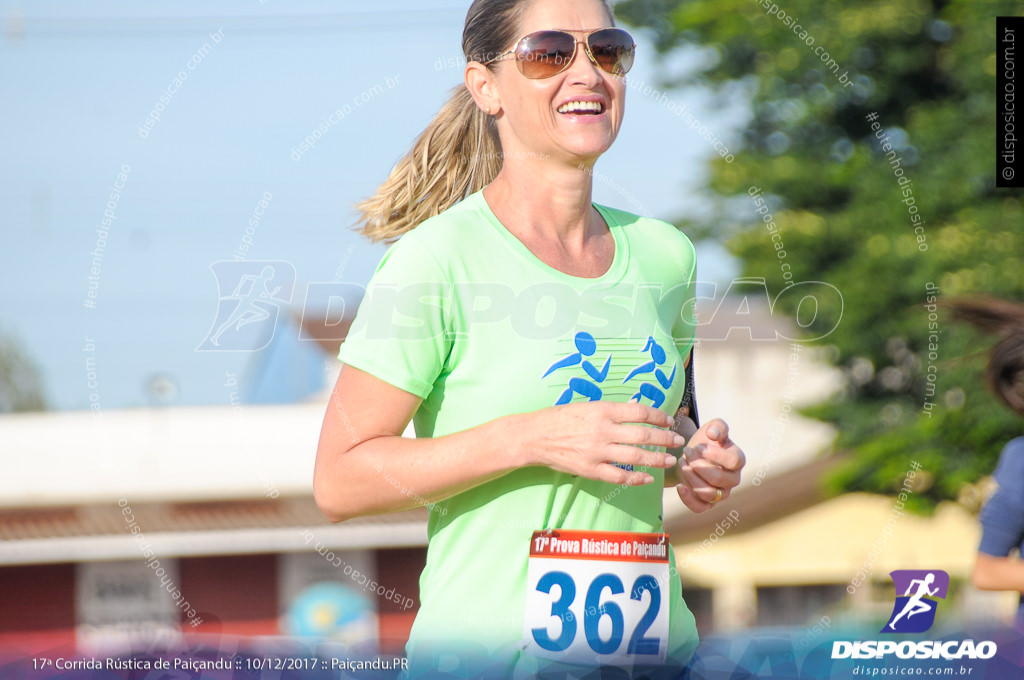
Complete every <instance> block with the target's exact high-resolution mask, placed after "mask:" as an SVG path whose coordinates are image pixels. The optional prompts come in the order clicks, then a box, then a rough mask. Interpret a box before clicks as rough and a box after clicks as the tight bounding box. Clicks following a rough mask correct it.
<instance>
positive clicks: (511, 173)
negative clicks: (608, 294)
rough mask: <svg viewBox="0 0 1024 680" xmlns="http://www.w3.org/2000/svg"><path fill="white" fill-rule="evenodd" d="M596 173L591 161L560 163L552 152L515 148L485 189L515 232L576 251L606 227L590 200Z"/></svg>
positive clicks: (502, 219) (496, 210) (485, 192)
mask: <svg viewBox="0 0 1024 680" xmlns="http://www.w3.org/2000/svg"><path fill="white" fill-rule="evenodd" d="M592 174H593V164H592V162H591V163H590V164H584V165H582V166H573V165H561V164H558V163H556V162H554V161H553V159H551V158H546V159H539V158H533V157H532V156H527V155H526V154H522V155H521V156H517V155H514V154H513V155H511V156H510V157H506V159H505V163H504V165H503V166H502V169H501V172H499V173H498V176H497V177H495V178H494V181H492V182H491V183H490V184H488V185H487V186H486V187H485V188H484V192H483V193H484V198H485V199H487V203H488V205H490V206H491V210H493V211H494V213H495V215H496V216H497V217H498V219H500V220H501V221H502V223H503V224H504V225H505V226H506V227H507V228H508V229H509V230H510V231H512V232H513V233H517V234H522V235H528V236H532V237H536V238H540V239H544V240H550V241H554V242H557V243H559V244H562V245H563V246H564V247H565V248H566V249H567V250H569V251H576V250H579V249H582V248H583V245H584V244H585V242H586V241H587V239H588V238H590V237H593V236H600V235H601V233H602V232H603V231H604V226H603V223H602V222H601V221H600V220H599V219H596V216H595V215H594V210H593V207H592V205H591V200H592V199H591V192H592V188H593V176H592Z"/></svg>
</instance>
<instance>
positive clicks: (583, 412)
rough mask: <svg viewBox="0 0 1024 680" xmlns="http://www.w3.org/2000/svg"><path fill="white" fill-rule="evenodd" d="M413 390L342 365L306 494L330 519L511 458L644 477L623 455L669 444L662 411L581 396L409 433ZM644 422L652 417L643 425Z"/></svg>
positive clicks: (452, 487) (656, 461)
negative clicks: (439, 432) (451, 429)
mask: <svg viewBox="0 0 1024 680" xmlns="http://www.w3.org/2000/svg"><path fill="white" fill-rule="evenodd" d="M420 401H421V400H420V398H419V397H417V396H416V395H414V394H411V393H409V392H406V391H405V390H402V389H399V388H397V387H395V386H393V385H391V384H389V383H387V382H385V381H383V380H381V379H379V378H377V377H375V376H373V375H371V374H369V373H366V372H365V371H361V370H359V369H357V368H355V367H353V366H348V365H345V366H342V369H341V373H340V375H339V376H338V382H337V384H336V385H335V387H334V391H333V393H332V394H331V399H330V401H329V402H328V405H327V413H326V414H325V415H324V422H323V426H322V428H321V431H320V443H319V445H318V446H317V454H316V466H315V468H314V473H313V494H314V496H315V498H316V502H317V505H318V506H319V507H320V509H321V511H322V512H323V513H324V514H325V515H326V516H327V518H328V519H330V520H331V521H332V522H340V521H342V520H345V519H349V518H352V517H357V516H360V515H370V514H377V513H384V512H396V511H399V510H407V509H410V508H414V507H417V506H421V505H426V504H428V503H435V502H438V501H441V500H444V499H445V498H448V497H450V496H453V495H455V494H457V493H460V492H462V491H465V490H467V489H470V488H472V487H475V486H478V485H480V484H483V483H484V482H488V481H490V480H492V479H496V478H498V477H501V476H502V475H504V474H506V473H508V472H510V471H512V470H514V469H516V468H520V467H526V466H531V465H546V466H548V467H551V468H553V469H555V470H558V471H561V472H567V473H569V474H575V475H580V476H583V477H588V478H590V479H597V480H601V481H606V482H610V483H613V484H628V485H639V484H648V483H650V482H651V481H653V479H652V478H651V476H650V475H648V474H646V473H644V472H640V471H632V472H629V471H626V470H623V469H621V468H619V467H616V466H614V465H612V463H625V464H632V465H642V466H647V467H659V468H669V467H672V466H673V465H675V463H676V459H675V458H674V457H673V456H671V455H666V454H664V453H656V452H652V451H648V450H644V449H641V448H639V445H653V446H666V447H677V446H681V445H682V443H683V442H684V440H682V438H680V437H679V435H677V434H676V433H674V432H672V431H671V430H666V429H662V428H665V427H667V426H669V425H671V424H672V419H671V418H670V417H669V416H668V415H666V414H665V413H664V412H662V411H660V410H658V409H656V408H653V407H651V406H645V405H642V404H639V403H636V402H628V403H618V402H605V401H595V402H583V403H576V404H566V405H562V406H552V407H548V408H544V409H541V410H539V411H534V412H532V413H522V414H516V415H510V416H504V417H501V418H496V419H494V420H491V421H489V422H486V423H483V424H481V425H478V426H476V427H473V428H470V429H468V430H463V431H461V432H455V433H452V434H448V435H444V436H441V437H434V438H422V439H420V438H417V439H410V438H405V437H402V432H404V431H405V428H406V426H407V425H408V424H409V421H410V420H411V419H412V416H413V414H414V413H415V412H416V409H417V408H419V405H420ZM639 423H646V424H648V425H654V426H656V427H645V426H643V425H641V424H639Z"/></svg>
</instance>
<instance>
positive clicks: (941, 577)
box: [879, 569, 949, 633]
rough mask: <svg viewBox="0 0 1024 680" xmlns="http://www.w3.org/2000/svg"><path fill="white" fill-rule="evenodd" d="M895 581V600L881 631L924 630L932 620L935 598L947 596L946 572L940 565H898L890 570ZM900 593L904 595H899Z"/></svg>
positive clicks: (947, 582)
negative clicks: (921, 567)
mask: <svg viewBox="0 0 1024 680" xmlns="http://www.w3.org/2000/svg"><path fill="white" fill-rule="evenodd" d="M889 575H890V576H891V577H892V582H893V583H894V584H895V585H896V604H895V605H893V608H892V616H890V617H889V621H888V623H886V624H885V626H884V627H883V628H882V630H881V631H879V632H881V633H923V632H925V631H926V630H928V629H929V628H931V627H932V624H933V623H935V609H936V607H938V601H937V600H935V599H933V598H940V599H943V600H944V599H946V591H948V590H949V574H947V573H946V572H944V571H942V570H940V569H931V570H921V569H897V570H896V571H893V572H890V574H889ZM900 593H903V595H900Z"/></svg>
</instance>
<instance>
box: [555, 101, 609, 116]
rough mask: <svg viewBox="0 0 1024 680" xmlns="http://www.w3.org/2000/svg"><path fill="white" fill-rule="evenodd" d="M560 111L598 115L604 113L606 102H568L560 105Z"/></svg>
mask: <svg viewBox="0 0 1024 680" xmlns="http://www.w3.org/2000/svg"><path fill="white" fill-rule="evenodd" d="M558 112H559V113H565V114H572V115H577V116H579V115H582V116H596V115H599V114H602V113H604V104H602V103H601V102H566V103H564V104H562V105H561V106H559V107H558Z"/></svg>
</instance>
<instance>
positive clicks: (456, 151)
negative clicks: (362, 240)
mask: <svg viewBox="0 0 1024 680" xmlns="http://www.w3.org/2000/svg"><path fill="white" fill-rule="evenodd" d="M499 170H501V143H500V142H499V141H498V135H497V131H496V130H495V128H494V121H493V120H492V119H491V117H490V116H489V115H487V114H486V113H484V112H483V111H481V110H480V108H479V107H478V106H477V105H476V103H475V102H474V101H473V97H472V96H471V95H470V94H469V90H467V89H466V86H465V85H459V86H458V87H456V88H455V89H454V90H452V95H451V97H450V98H449V99H448V102H447V103H445V105H444V106H443V107H442V108H441V111H440V112H439V113H438V114H437V116H435V118H434V120H433V121H431V123H430V125H428V126H427V129H426V130H424V131H423V132H422V133H421V134H420V136H419V138H418V139H417V140H416V142H415V143H414V144H413V146H412V149H411V150H410V151H409V153H408V154H406V155H405V157H404V158H402V159H401V160H400V161H398V163H397V164H396V165H395V167H394V169H393V170H392V171H391V175H390V176H389V177H388V179H387V181H385V182H384V183H383V184H381V185H380V187H379V188H378V189H377V192H376V193H375V194H374V195H373V196H372V197H370V198H368V199H366V200H364V201H362V202H360V203H359V204H357V205H356V209H357V210H359V212H360V213H361V216H360V219H359V221H360V222H361V223H364V226H363V227H362V228H361V229H360V230H359V231H360V233H362V234H363V235H365V236H366V237H368V238H369V239H370V240H371V241H388V242H390V241H394V240H395V239H397V238H398V237H399V236H401V235H402V234H404V233H405V232H407V231H409V230H410V229H412V228H413V227H415V226H416V225H417V224H419V223H420V222H422V221H423V220H425V219H427V218H429V217H433V216H434V215H437V214H439V213H441V212H443V211H445V210H447V209H448V208H450V207H452V206H453V205H455V204H456V203H458V202H459V201H461V200H462V199H463V198H465V197H466V196H468V195H469V194H472V193H474V192H476V191H479V190H480V189H482V188H484V187H485V186H487V184H488V183H490V181H491V180H493V179H494V178H495V177H496V176H497V175H498V171H499Z"/></svg>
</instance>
